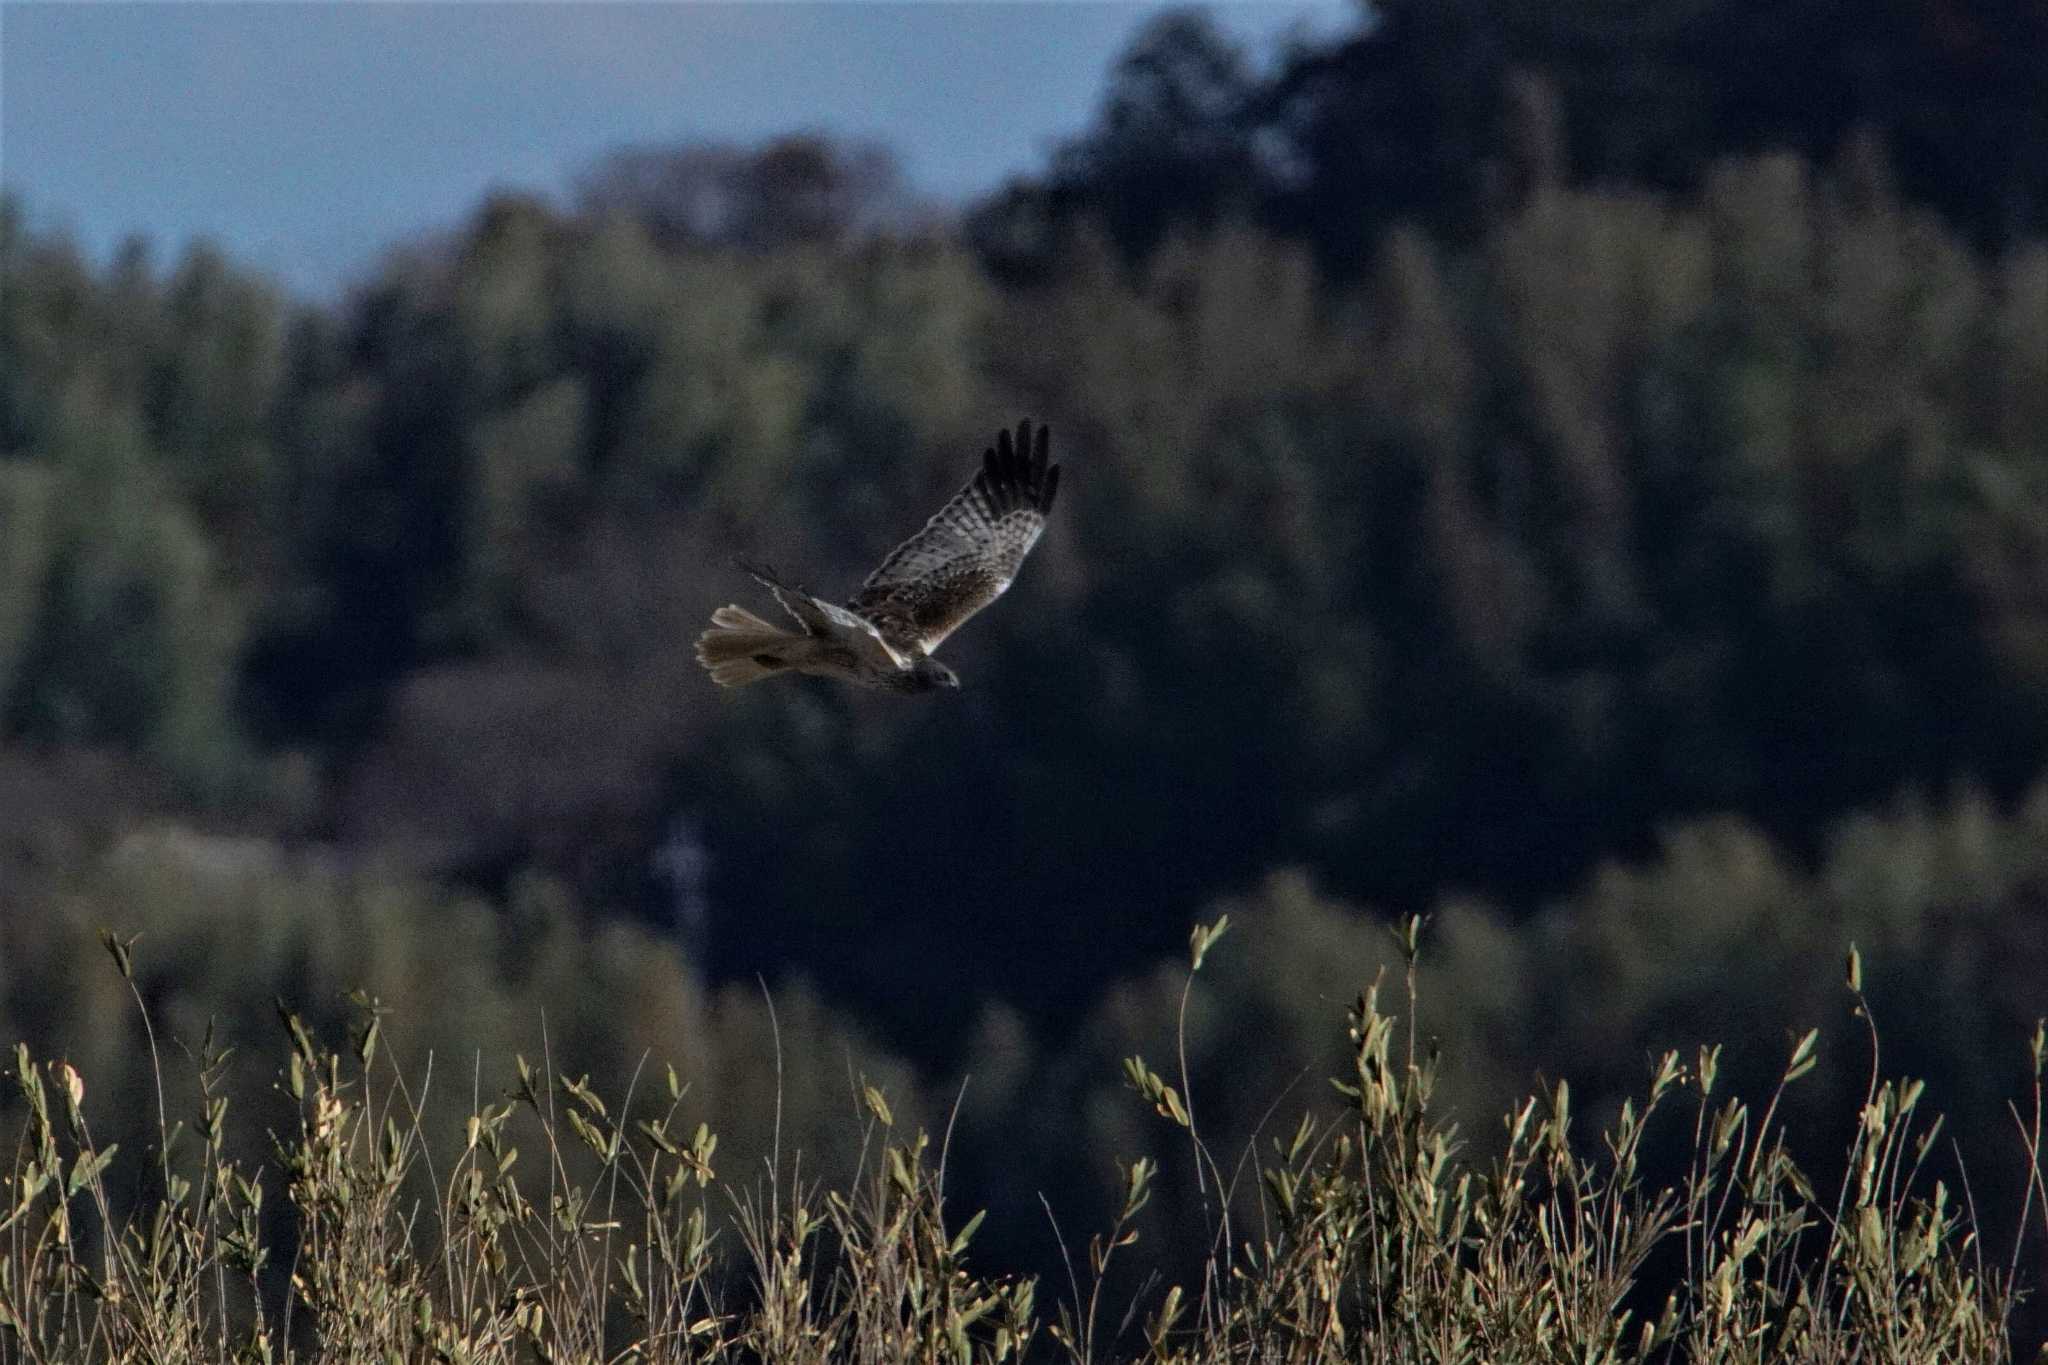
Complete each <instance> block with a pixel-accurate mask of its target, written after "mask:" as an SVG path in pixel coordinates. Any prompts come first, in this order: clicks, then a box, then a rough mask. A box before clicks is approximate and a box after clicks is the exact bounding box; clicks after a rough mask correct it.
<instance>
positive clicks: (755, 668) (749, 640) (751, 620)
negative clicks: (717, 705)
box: [697, 606, 803, 687]
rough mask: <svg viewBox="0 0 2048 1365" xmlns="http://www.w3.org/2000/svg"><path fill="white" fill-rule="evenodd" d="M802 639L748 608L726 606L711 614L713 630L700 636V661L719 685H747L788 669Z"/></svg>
mask: <svg viewBox="0 0 2048 1365" xmlns="http://www.w3.org/2000/svg"><path fill="white" fill-rule="evenodd" d="M802 640H803V637H802V636H800V635H794V634H791V633H790V632H789V631H786V630H783V629H781V628H780V627H779V626H774V625H770V624H769V623H768V622H766V621H763V620H762V619H761V618H760V617H758V616H756V615H754V613H752V612H750V611H748V610H747V609H746V608H745V607H739V606H724V607H720V608H719V609H718V610H717V611H714V612H712V613H711V629H709V630H707V631H705V632H704V633H703V634H702V635H699V636H698V637H697V662H698V663H700V664H703V665H704V667H706V668H708V669H710V670H711V680H712V681H713V682H715V683H717V684H718V685H719V686H720V687H745V686H746V685H747V684H748V683H751V682H759V681H760V680H761V679H763V678H771V677H773V676H775V675H776V674H777V673H780V672H782V671H783V670H785V669H787V668H789V667H790V666H791V664H792V663H793V660H792V659H791V658H790V652H791V648H792V646H794V645H796V644H798V643H801V642H802Z"/></svg>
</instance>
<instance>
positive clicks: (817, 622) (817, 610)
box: [735, 559, 910, 668]
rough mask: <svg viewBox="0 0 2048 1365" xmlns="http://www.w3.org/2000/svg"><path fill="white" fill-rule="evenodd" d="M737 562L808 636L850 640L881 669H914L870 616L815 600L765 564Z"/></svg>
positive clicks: (822, 600) (821, 599)
mask: <svg viewBox="0 0 2048 1365" xmlns="http://www.w3.org/2000/svg"><path fill="white" fill-rule="evenodd" d="M735 562H736V563H737V564H738V565H739V566H740V567H741V568H742V569H745V570H746V571H747V572H748V573H749V574H752V575H753V577H754V579H755V580H756V581H757V582H759V583H760V584H761V586H762V587H764V588H766V589H768V591H769V592H772V593H774V594H775V600H776V601H777V602H780V603H781V604H782V609H783V610H784V611H786V612H788V613H789V614H790V615H791V616H794V617H795V618H796V619H797V621H798V622H800V623H801V624H802V626H803V628H804V631H805V633H806V634H810V635H822V636H828V637H832V638H836V639H843V640H846V641H847V642H848V643H850V644H852V645H853V646H854V647H855V648H856V649H860V650H862V651H864V652H866V653H867V654H869V655H870V656H871V660H872V662H874V663H875V664H877V665H879V666H883V667H888V668H908V667H909V666H910V659H909V658H908V657H907V656H906V655H905V654H904V653H903V652H902V651H901V650H899V649H897V648H895V647H894V646H893V645H891V644H890V643H889V641H888V640H887V639H886V638H884V637H883V635H882V633H881V631H880V630H878V629H877V628H876V626H875V624H874V622H872V621H870V620H868V619H867V618H866V617H864V616H861V615H859V614H857V613H855V612H851V611H848V610H847V609H846V608H845V607H842V606H838V605H835V604H834V603H831V602H827V601H825V600H824V599H823V598H819V597H813V596H811V594H809V593H807V592H805V591H804V590H803V589H802V588H798V587H792V586H791V585H790V584H788V583H785V582H783V581H782V580H781V579H780V578H778V577H777V576H776V574H775V571H774V570H773V569H771V568H769V567H768V566H767V565H765V564H756V563H752V562H750V561H748V560H744V559H742V560H737V561H735Z"/></svg>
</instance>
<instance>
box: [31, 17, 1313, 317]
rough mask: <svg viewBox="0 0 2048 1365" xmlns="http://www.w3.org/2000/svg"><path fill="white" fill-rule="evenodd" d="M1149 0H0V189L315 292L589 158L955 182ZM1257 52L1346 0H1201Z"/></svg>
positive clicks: (1044, 136) (1049, 131)
mask: <svg viewBox="0 0 2048 1365" xmlns="http://www.w3.org/2000/svg"><path fill="white" fill-rule="evenodd" d="M1161 8H1162V6H1160V5H1158V4H1107V3H1092V4H1066V3H997V2H996V0H954V2H953V3H910V4H899V3H881V2H880V0H839V3H834V4H809V3H802V4H800V3H754V4H708V3H682V2H672V3H665V4H618V3H600V2H597V0H558V2H557V3H523V4H502V3H458V2H444V3H368V2H365V0H358V2H355V3H338V2H336V0H328V2H327V3H284V2H282V0H270V2H268V3H239V4H219V3H197V2H196V0H172V2H164V0H160V2H159V3H152V4H133V3H111V4H86V3H59V2H53V0H52V2H46V0H0V183H4V184H5V185H6V186H7V187H8V188H10V189H13V190H16V191H19V192H21V193H22V194H23V195H25V197H26V199H27V203H28V207H29V210H30V213H31V215H32V217H33V219H34V220H35V221H36V222H37V223H39V224H40V225H43V226H54V227H62V228H65V229H68V230H69V231H71V232H72V233H74V234H75V235H76V236H77V237H78V238H79V240H80V241H81V242H82V243H84V245H85V246H86V247H87V249H88V250H90V251H91V252H92V253H93V254H94V255H95V256H96V257H98V256H103V255H104V253H105V252H106V251H107V250H108V249H109V248H110V247H111V246H112V245H113V244H114V243H115V242H117V241H119V240H120V239H121V238H122V237H123V236H124V235H126V234H128V233H131V232H141V233H144V234H146V235H148V236H149V237H151V238H152V239H153V240H154V241H155V242H156V243H157V249H158V252H159V259H164V258H167V257H169V256H171V255H173V254H175V252H176V251H177V250H178V249H179V247H180V246H182V245H183V244H184V243H185V242H187V241H190V240H191V239H193V238H194V237H201V236H203V237H209V238H212V239H213V240H215V241H217V242H219V243H221V244H222V245H224V246H225V247H226V248H227V249H228V250H229V251H230V252H232V253H233V254H234V255H235V256H236V258H237V259H239V260H241V261H243V262H244V263H246V264H250V265H254V266H256V267H258V268H260V269H264V270H267V271H269V272H271V273H273V274H274V275H276V276H277V277H278V278H279V279H280V280H282V281H283V282H285V283H286V284H288V285H289V286H290V287H292V288H294V289H296V290H299V291H301V292H304V293H308V294H316V295H317V294H327V293H331V292H333V291H334V290H336V289H337V288H339V287H340V286H342V285H343V284H345V283H346V282H347V281H348V280H349V279H351V278H356V277H359V276H360V275H362V274H363V273H364V272H366V271H367V270H368V269H369V268H371V266H373V265H374V263H375V261H376V259H377V256H378V254H379V253H380V251H381V250H382V249H383V248H384V247H385V246H387V245H389V244H391V243H392V242H394V241H397V240H399V239H401V238H403V237H405V236H407V235H408V234H411V233H414V232H417V231H419V230H420V229H422V228H428V227H433V226H436V225H440V224H445V223H449V222H452V221H454V220H456V219H457V218H459V217H460V216H461V214H462V213H463V212H464V211H465V210H467V209H468V208H470V207H471V206H473V205H474V204H475V203H476V202H477V200H478V198H479V196H481V195H482V194H483V192H484V191H485V190H487V189H488V188H490V187H492V186H494V185H519V186H524V187H528V188H533V189H540V190H545V191H559V190H561V189H562V188H563V187H564V186H566V185H567V184H568V183H569V181H570V180H571V179H572V178H573V176H574V175H575V173H576V172H577V171H578V170H580V169H582V168H584V167H586V166H588V165H589V164H590V163H591V162H592V161H593V160H595V159H596V158H597V157H598V156H599V155H601V154H602V153H603V152H605V151H607V150H609V149H610V148H613V147H616V146H619V145H621V144H624V143H629V142H647V141H658V140H665V139H691V138H702V139H714V140H726V141H752V140H756V139H759V138H762V137H766V136H769V135H771V134H774V133H778V132H784V131H788V130H791V129H797V128H810V129H821V130H824V131H828V132H834V133H841V134H846V135H853V136H863V137H872V138H875V139H878V140H880V141H882V142H884V143H886V144H888V145H889V146H891V147H892V148H894V149H895V150H896V152H897V153H898V154H899V156H900V157H901V158H902V160H903V162H904V165H905V168H906V171H907V172H908V175H909V178H910V180H911V181H912V183H913V184H914V185H915V186H917V187H918V188H919V189H921V190H924V191H925V192H927V193H931V194H934V195H937V196H941V197H945V198H953V199H958V198H964V197H966V196H968V195H971V194H973V193H975V192H977V191H980V190H984V189H987V188H989V187H992V186H994V185H995V184H997V183H999V182H1000V181H1001V180H1002V179H1003V177H1004V176H1005V175H1007V174H1009V173H1012V172H1015V171H1019V170H1025V169H1029V168H1032V167H1035V166H1037V165H1039V164H1040V163H1041V161H1042V159H1043V157H1044V154H1045V152H1046V150H1047V149H1048V148H1049V147H1050V146H1051V145H1052V144H1053V143H1054V142H1056V141H1057V140H1058V139H1059V138H1060V137H1062V136H1064V135H1067V134H1070V133H1072V132H1074V131H1076V130H1078V129H1079V128H1080V127H1082V126H1083V125H1084V124H1085V123H1086V122H1087V120H1088V118H1089V116H1090V115H1091V113H1092V112H1093V110H1094V108H1095V106H1096V103H1097V101H1098V100H1099V98H1100V96H1101V93H1102V89H1103V84H1104V79H1105V76H1106V73H1107V71H1108V69H1109V66H1110V64H1111V63H1112V62H1113V61H1114V60H1115V58H1116V56H1117V54H1118V53H1119V52H1120V51H1121V50H1122V48H1123V47H1124V45H1125V44H1126V43H1127V42H1128V41H1129V39H1130V37H1131V36H1132V34H1133V33H1134V31H1135V30H1136V29H1137V28H1138V27H1139V25H1141V24H1142V23H1143V22H1144V21H1145V19H1146V18H1148V17H1149V16H1150V15H1152V14H1155V13H1157V12H1158V11H1159V9H1161ZM1209 9H1210V12H1211V13H1212V14H1214V15H1215V16H1216V17H1217V19H1218V20H1219V21H1220V22H1221V23H1222V24H1223V25H1224V26H1225V27H1226V28H1227V29H1229V30H1230V31H1232V32H1233V33H1236V34H1237V35H1239V36H1240V37H1241V38H1243V39H1244V40H1245V41H1247V42H1248V43H1249V44H1251V45H1252V46H1253V49H1254V51H1255V52H1259V53H1261V54H1263V53H1266V52H1268V51H1270V50H1271V48H1272V45H1273V44H1274V43H1275V42H1276V41H1278V40H1280V39H1281V38H1282V37H1283V35H1285V34H1286V33H1287V32H1288V31H1289V30H1290V29H1291V28H1293V27H1295V26H1296V25H1300V24H1306V25H1308V26H1309V27H1310V29H1311V30H1313V31H1317V32H1329V31H1332V30H1335V29H1338V28H1341V27H1343V26H1344V25H1345V24H1346V23H1347V22H1348V21H1349V19H1350V17H1351V15H1352V14H1353V13H1354V11H1353V8H1352V6H1351V5H1350V4H1349V3H1348V0H1267V2H1266V3H1254V4H1219V5H1212V6H1210V7H1209Z"/></svg>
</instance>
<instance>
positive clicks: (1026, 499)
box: [697, 421, 1060, 692]
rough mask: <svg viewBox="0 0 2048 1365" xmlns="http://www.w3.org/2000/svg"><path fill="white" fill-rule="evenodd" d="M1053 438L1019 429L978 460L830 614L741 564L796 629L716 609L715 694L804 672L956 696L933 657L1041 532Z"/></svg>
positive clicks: (708, 636) (706, 652)
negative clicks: (964, 480) (959, 485)
mask: <svg viewBox="0 0 2048 1365" xmlns="http://www.w3.org/2000/svg"><path fill="white" fill-rule="evenodd" d="M1049 435H1050V433H1048V432H1047V430H1046V429H1045V428H1044V427H1039V428H1037V429H1036V431H1034V430H1033V428H1032V425H1031V423H1030V422H1029V421H1024V422H1019V423H1018V424H1017V436H1016V439H1015V440H1014V441H1013V440H1012V439H1011V438H1010V433H1009V432H1007V431H1005V432H1002V433H1000V434H999V435H998V436H997V437H996V443H995V445H994V446H993V447H992V448H990V449H989V450H988V451H986V452H984V453H983V455H982V457H981V469H980V471H979V472H977V473H976V474H975V476H974V478H973V479H972V480H970V481H969V482H968V484H967V486H966V487H965V488H963V489H961V490H960V491H959V492H958V493H955V494H954V495H953V498H952V500H951V501H950V502H948V503H947V504H946V505H945V506H944V507H941V508H940V509H939V511H938V515H936V516H934V517H933V518H932V519H931V520H930V521H928V522H926V523H925V524H924V529H923V530H921V531H919V532H918V533H917V534H916V535H914V536H912V537H911V538H910V539H908V540H906V541H904V542H903V543H902V544H901V545H898V546H897V547H896V548H895V549H894V550H892V551H890V553H889V557H888V558H887V559H885V560H883V561H882V566H881V567H880V568H878V569H876V570H875V571H874V572H873V573H871V574H869V575H868V580H867V582H865V583H863V584H861V588H860V591H859V592H857V593H855V594H854V596H853V600H852V601H850V602H848V603H847V604H846V605H845V606H843V607H842V606H838V605H836V604H834V603H831V602H826V601H823V600H821V599H819V598H816V597H813V596H811V595H810V594H809V593H807V592H804V591H803V590H802V589H800V588H794V587H791V586H790V585H789V584H787V583H785V582H783V581H781V580H780V579H778V578H777V577H776V576H775V575H774V573H772V572H771V571H769V570H768V569H765V568H762V567H760V566H758V565H749V564H742V565H741V567H742V568H744V569H746V570H747V572H749V573H751V574H752V575H753V576H754V577H755V578H757V579H759V580H760V582H761V583H762V585H763V586H764V587H766V588H767V589H768V590H769V591H770V592H772V593H774V594H775V600H776V601H777V602H780V603H781V604H782V609H783V610H784V611H786V612H788V613H789V614H790V615H791V616H792V617H794V618H796V622H797V625H798V626H799V627H800V629H797V630H784V629H782V628H781V627H780V626H776V625H772V624H770V623H769V622H767V621H764V620H762V619H761V618H760V617H758V616H756V615H754V613H752V612H750V611H748V610H747V609H746V608H745V607H737V606H726V607H720V608H719V609H718V610H717V611H714V612H712V613H711V629H709V630H707V631H705V632H704V633H703V634H702V635H700V636H698V637H697V660H698V662H700V663H702V664H703V665H704V667H706V668H708V669H710V670H711V678H712V681H714V682H716V683H717V684H718V685H719V686H721V687H744V686H746V685H747V684H748V683H750V682H758V681H759V680H760V679H762V678H767V677H772V676H774V675H775V674H777V673H790V672H795V673H809V674H812V675H814V676H816V677H820V678H837V679H839V680H840V681H842V682H849V683H853V684H854V685H855V686H858V687H873V688H879V689H881V690H883V691H887V692H930V691H933V690H935V689H937V688H941V687H958V686H959V685H960V676H959V674H957V673H955V672H954V671H953V670H952V669H950V668H948V667H946V666H945V665H944V664H942V663H940V662H939V661H938V660H937V659H934V658H933V657H932V651H933V650H935V649H937V648H938V647H939V643H940V642H941V641H943V640H944V639H945V638H946V637H947V636H948V635H951V634H952V633H953V632H954V631H956V630H958V629H959V628H960V627H961V625H963V624H964V623H965V622H966V620H967V618H968V617H970V616H972V615H974V613H976V612H978V611H980V610H981V609H982V608H983V607H985V606H987V605H988V604H989V603H991V602H993V601H995V600H996V598H998V597H1000V596H1002V594H1003V590H1004V589H1005V588H1007V587H1009V586H1010V581H1011V580H1012V579H1014V578H1015V577H1016V576H1017V568H1018V566H1019V565H1021V564H1022V563H1023V562H1024V556H1026V555H1028V554H1030V553H1031V547H1032V546H1033V545H1036V544H1037V543H1038V537H1039V536H1040V535H1041V534H1042V533H1043V532H1044V530H1045V517H1046V513H1048V512H1050V511H1051V510H1052V499H1053V494H1054V493H1056V492H1058V491H1059V486H1060V467H1059V466H1058V465H1048V464H1047V463H1046V462H1045V455H1046V445H1047V441H1048V437H1049Z"/></svg>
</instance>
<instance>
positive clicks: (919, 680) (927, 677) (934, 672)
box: [910, 658, 960, 692]
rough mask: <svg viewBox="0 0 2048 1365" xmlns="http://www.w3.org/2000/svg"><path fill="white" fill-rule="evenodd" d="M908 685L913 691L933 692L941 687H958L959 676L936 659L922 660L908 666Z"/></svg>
mask: <svg viewBox="0 0 2048 1365" xmlns="http://www.w3.org/2000/svg"><path fill="white" fill-rule="evenodd" d="M910 685H911V688H912V690H913V691H917V692H935V691H937V690H938V689H939V688H942V687H958V686H959V685H960V675H959V674H958V673H955V672H954V671H953V670H952V669H950V668H948V667H946V666H945V665H944V664H942V663H940V662H939V661H938V660H937V659H932V658H924V659H919V660H918V661H917V662H916V663H914V664H912V665H911V666H910Z"/></svg>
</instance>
